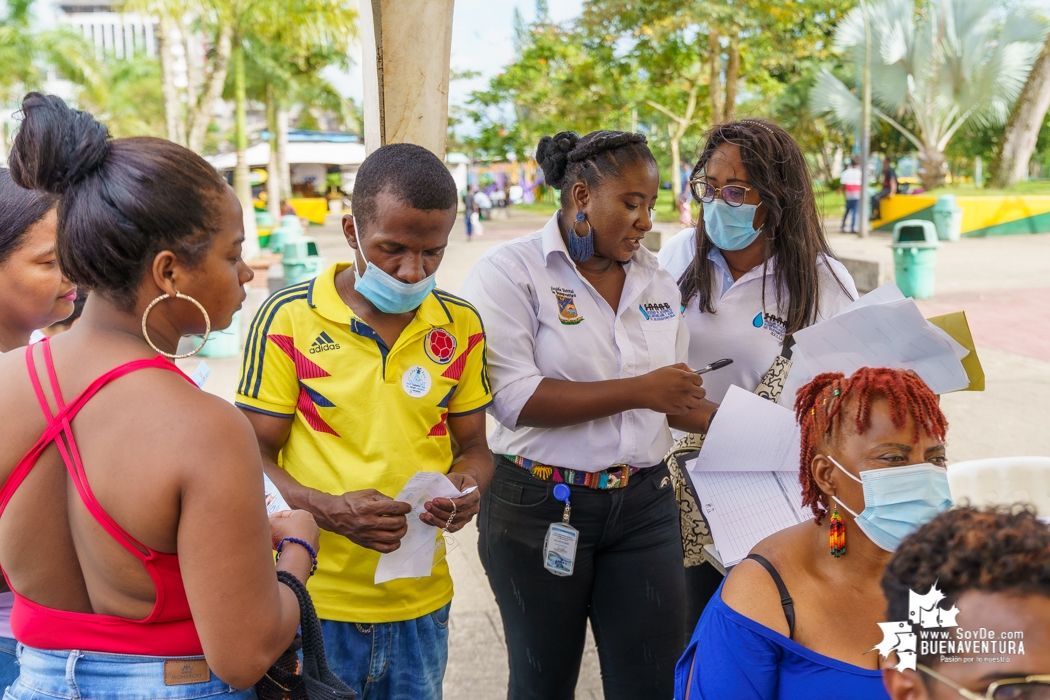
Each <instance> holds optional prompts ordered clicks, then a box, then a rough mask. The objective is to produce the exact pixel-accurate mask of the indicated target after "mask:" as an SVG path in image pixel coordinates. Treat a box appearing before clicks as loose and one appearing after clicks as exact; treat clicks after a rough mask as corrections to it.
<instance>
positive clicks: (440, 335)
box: [423, 328, 456, 365]
mask: <svg viewBox="0 0 1050 700" xmlns="http://www.w3.org/2000/svg"><path fill="white" fill-rule="evenodd" d="M423 349H424V350H426V353H427V357H429V358H430V359H431V360H433V361H434V362H436V363H438V364H439V365H447V364H448V363H449V362H452V357H453V356H454V355H455V354H456V338H455V337H454V336H453V335H452V334H451V333H449V332H448V331H446V330H445V329H444V328H432V329H431V330H430V332H429V333H427V336H426V338H424V339H423Z"/></svg>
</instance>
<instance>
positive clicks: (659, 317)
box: [638, 303, 674, 321]
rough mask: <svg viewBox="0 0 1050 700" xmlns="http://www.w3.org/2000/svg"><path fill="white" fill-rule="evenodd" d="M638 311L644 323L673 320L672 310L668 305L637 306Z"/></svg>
mask: <svg viewBox="0 0 1050 700" xmlns="http://www.w3.org/2000/svg"><path fill="white" fill-rule="evenodd" d="M638 310H639V311H641V312H642V317H643V318H644V319H645V320H646V321H667V320H669V319H672V318H674V309H672V308H671V305H670V304H663V303H655V304H654V303H650V304H639V305H638Z"/></svg>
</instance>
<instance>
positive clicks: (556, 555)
mask: <svg viewBox="0 0 1050 700" xmlns="http://www.w3.org/2000/svg"><path fill="white" fill-rule="evenodd" d="M579 538H580V533H579V531H578V530H577V529H576V528H574V527H573V526H572V525H568V524H566V523H551V525H550V527H548V528H547V538H546V539H545V540H544V541H543V568H544V569H546V570H547V571H549V572H551V573H552V574H554V575H555V576H572V569H573V566H574V564H575V563H576V541H577V540H578V539H579Z"/></svg>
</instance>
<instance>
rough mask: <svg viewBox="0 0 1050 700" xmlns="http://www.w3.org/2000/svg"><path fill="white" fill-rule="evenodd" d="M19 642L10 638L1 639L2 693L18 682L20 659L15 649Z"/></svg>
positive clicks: (0, 688) (0, 686)
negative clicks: (16, 655) (16, 656)
mask: <svg viewBox="0 0 1050 700" xmlns="http://www.w3.org/2000/svg"><path fill="white" fill-rule="evenodd" d="M17 646H18V642H17V641H16V640H14V639H11V638H10V637H0V691H2V690H3V689H4V688H7V686H9V685H11V684H12V683H14V682H15V681H16V680H18V659H17V658H15V648H16V647H17Z"/></svg>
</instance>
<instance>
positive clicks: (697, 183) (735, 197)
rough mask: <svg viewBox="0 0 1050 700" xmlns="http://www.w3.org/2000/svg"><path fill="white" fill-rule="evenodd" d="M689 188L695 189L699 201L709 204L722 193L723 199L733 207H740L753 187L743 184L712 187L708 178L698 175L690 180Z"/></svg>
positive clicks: (694, 196)
mask: <svg viewBox="0 0 1050 700" xmlns="http://www.w3.org/2000/svg"><path fill="white" fill-rule="evenodd" d="M689 189H691V190H692V191H693V198H694V199H696V201H698V202H703V203H704V204H709V203H711V202H713V201H715V197H716V196H718V195H721V197H722V201H723V202H725V203H726V204H728V205H729V206H731V207H739V206H740V205H741V204H743V203H744V197H745V196H747V193H748V192H750V191H751V190H752V189H753V188H751V187H743V186H741V185H726V186H725V187H712V186H711V185H710V184H708V182H707V180H705V179H704V178H702V177H698V178H696V179H695V180H690V181H689Z"/></svg>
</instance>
